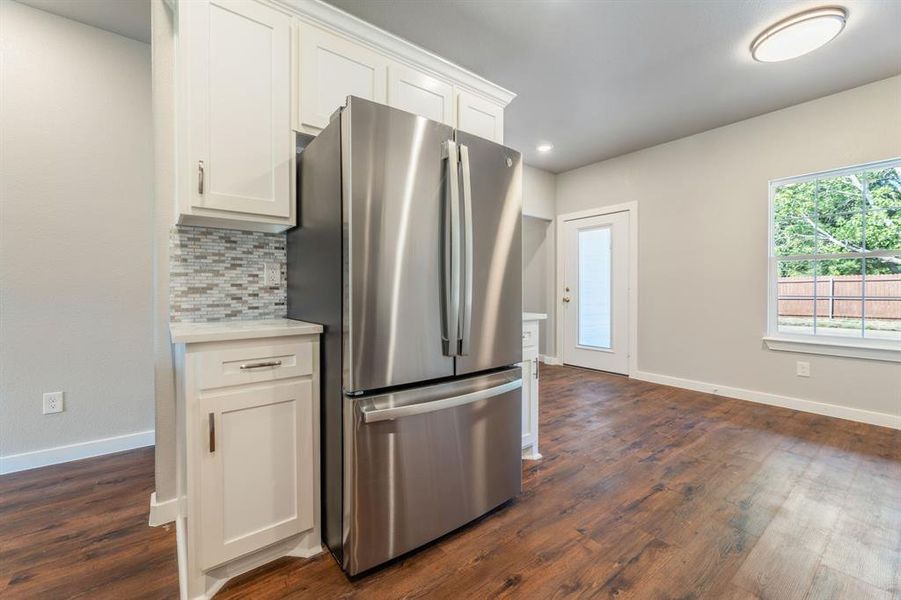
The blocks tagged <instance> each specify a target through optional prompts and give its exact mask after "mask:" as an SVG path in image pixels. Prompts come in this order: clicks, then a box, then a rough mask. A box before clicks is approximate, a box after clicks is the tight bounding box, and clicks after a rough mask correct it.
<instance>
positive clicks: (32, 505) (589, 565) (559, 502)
mask: <svg viewBox="0 0 901 600" xmlns="http://www.w3.org/2000/svg"><path fill="white" fill-rule="evenodd" d="M542 378H543V380H542V390H541V393H542V407H541V452H542V454H543V455H544V459H543V460H541V461H537V462H525V463H524V465H523V493H522V495H521V496H519V497H518V498H517V499H516V500H514V501H513V502H512V503H510V504H509V505H507V506H506V507H504V508H502V509H501V510H498V511H496V512H494V513H492V514H490V515H488V516H486V517H485V518H483V519H481V520H480V521H478V522H477V523H475V524H473V525H471V526H470V527H467V528H465V529H463V530H462V531H458V532H456V533H453V534H451V535H449V536H447V537H445V538H443V539H442V540H440V541H438V542H437V543H434V544H432V545H430V546H428V547H427V548H425V549H424V550H422V551H420V552H417V553H414V554H412V555H410V556H408V557H405V558H403V559H401V560H399V561H397V562H395V563H393V564H391V565H389V566H388V567H386V568H384V569H382V570H380V571H377V572H375V573H373V574H371V575H369V576H367V577H364V578H362V579H359V580H356V581H348V580H347V578H345V577H344V575H343V574H342V573H341V571H340V569H339V568H338V567H337V565H336V564H335V563H334V561H333V560H332V559H331V558H330V557H329V556H327V555H321V556H319V557H316V558H314V559H310V560H303V559H282V560H279V561H276V562H275V563H272V564H271V565H267V566H265V567H262V568H260V569H257V570H256V571H253V572H251V573H248V574H246V575H244V576H242V577H240V578H238V579H235V580H233V581H232V582H230V583H229V585H227V586H226V588H225V589H224V590H222V591H221V592H220V593H219V594H218V595H217V596H216V598H217V600H218V599H250V598H253V599H255V600H256V599H261V600H265V599H275V598H529V599H534V598H570V597H572V598H589V597H596V598H614V597H615V598H640V599H645V598H716V599H733V600H738V599H752V598H760V599H767V600H769V599H774V600H782V599H785V600H790V599H795V598H799V599H800V598H810V599H816V600H819V599H833V598H834V599H840V598H841V599H844V598H847V599H852V600H864V599H869V598H872V599H892V598H895V599H897V598H901V432H899V431H894V430H890V429H886V428H879V427H873V426H869V425H863V424H859V423H852V422H850V421H842V420H839V419H831V418H828V417H820V416H816V415H810V414H805V413H799V412H794V411H790V410H785V409H779V408H773V407H766V406H762V405H757V404H752V403H747V402H741V401H737V400H728V399H725V398H720V397H717V396H712V395H709V394H702V393H698V392H692V391H686V390H680V389H676V388H671V387H666V386H659V385H654V384H650V383H645V382H639V381H631V380H629V379H626V378H623V377H618V376H614V375H607V374H601V373H594V372H591V371H584V370H579V369H574V368H569V367H546V368H544V369H543V370H542ZM152 460H153V459H152V453H151V452H150V450H149V449H145V450H138V451H133V452H128V453H122V454H120V455H113V456H107V457H102V458H98V459H90V460H85V461H81V462H79V463H70V464H69V465H59V466H55V467H49V468H46V469H39V470H35V471H30V472H25V473H19V474H14V475H8V476H4V477H0V597H2V598H42V599H43V598H51V599H53V598H175V597H177V571H176V561H175V537H174V531H173V530H172V529H168V530H167V529H164V528H150V527H147V526H146V520H147V501H148V495H149V493H150V491H151V489H152V479H153V464H152Z"/></svg>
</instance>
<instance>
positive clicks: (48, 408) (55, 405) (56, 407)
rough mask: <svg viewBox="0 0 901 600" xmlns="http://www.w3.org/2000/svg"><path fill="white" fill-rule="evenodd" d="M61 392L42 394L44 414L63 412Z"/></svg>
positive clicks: (63, 405)
mask: <svg viewBox="0 0 901 600" xmlns="http://www.w3.org/2000/svg"><path fill="white" fill-rule="evenodd" d="M65 408H66V407H65V401H64V400H63V392H46V393H45V394H44V414H45V415H49V414H52V413H59V412H63V411H64V410H65Z"/></svg>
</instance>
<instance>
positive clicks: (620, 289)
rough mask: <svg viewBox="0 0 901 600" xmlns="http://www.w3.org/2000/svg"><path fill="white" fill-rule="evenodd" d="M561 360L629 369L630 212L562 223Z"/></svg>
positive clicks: (602, 368) (605, 368)
mask: <svg viewBox="0 0 901 600" xmlns="http://www.w3.org/2000/svg"><path fill="white" fill-rule="evenodd" d="M562 249H563V296H562V298H561V299H560V300H561V302H562V313H563V332H564V333H563V362H564V363H566V364H568V365H575V366H579V367H586V368H589V369H598V370H600V371H610V372H613V373H622V374H628V372H629V312H628V311H629V213H628V212H618V213H612V214H608V215H600V216H594V217H586V218H581V219H573V220H570V221H565V222H564V225H563V240H562Z"/></svg>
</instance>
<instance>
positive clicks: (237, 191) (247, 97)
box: [179, 0, 294, 229]
mask: <svg viewBox="0 0 901 600" xmlns="http://www.w3.org/2000/svg"><path fill="white" fill-rule="evenodd" d="M179 7H180V10H181V14H180V19H181V21H180V27H181V30H182V32H183V33H182V35H183V37H182V38H180V39H182V42H183V45H182V46H181V47H182V48H183V51H184V52H185V53H186V55H187V56H186V59H187V60H186V64H187V72H186V73H184V74H183V79H182V81H183V82H184V85H185V87H186V88H187V90H186V91H187V101H186V105H187V106H186V108H187V111H186V115H185V119H186V121H185V122H184V125H185V129H186V135H187V151H186V153H185V155H184V158H183V162H182V163H181V165H180V167H181V168H182V169H183V171H182V173H181V175H182V177H181V181H182V185H183V186H184V187H183V191H184V192H185V195H186V196H187V199H188V200H189V202H186V203H184V202H183V203H182V213H181V215H180V216H181V217H182V218H181V221H182V222H186V223H188V224H217V223H218V220H227V221H238V222H241V221H246V220H252V221H256V220H263V221H264V222H267V223H270V224H272V225H271V226H272V227H273V228H274V229H278V228H281V229H284V228H286V227H287V226H290V225H292V224H293V219H292V215H293V207H292V193H291V190H292V180H291V179H292V172H293V160H294V139H293V137H294V136H293V134H292V133H291V17H290V15H288V14H286V13H283V12H280V11H278V10H274V9H272V8H270V7H268V6H266V5H263V4H260V3H258V2H255V1H254V0H192V1H191V2H182V3H180V4H179ZM184 188H187V189H184ZM208 219H212V221H209V220H208Z"/></svg>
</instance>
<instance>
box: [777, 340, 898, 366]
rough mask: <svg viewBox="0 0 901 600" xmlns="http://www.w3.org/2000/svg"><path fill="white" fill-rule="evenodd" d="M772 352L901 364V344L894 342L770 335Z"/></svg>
mask: <svg viewBox="0 0 901 600" xmlns="http://www.w3.org/2000/svg"><path fill="white" fill-rule="evenodd" d="M763 341H764V343H765V344H766V347H767V348H769V349H770V350H777V351H784V352H803V353H805V354H822V355H825V356H845V357H850V358H864V359H868V360H881V361H886V362H901V344H899V343H896V342H892V341H877V340H872V341H867V342H862V341H855V340H845V339H841V338H830V337H825V336H823V337H820V338H812V337H807V336H804V337H801V336H791V335H784V334H783V335H769V336H765V337H764V338H763Z"/></svg>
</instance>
